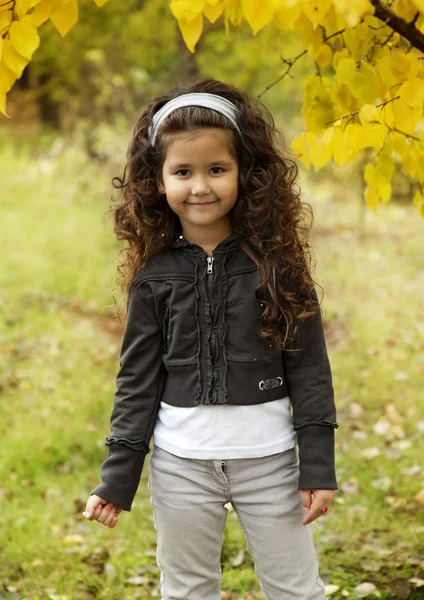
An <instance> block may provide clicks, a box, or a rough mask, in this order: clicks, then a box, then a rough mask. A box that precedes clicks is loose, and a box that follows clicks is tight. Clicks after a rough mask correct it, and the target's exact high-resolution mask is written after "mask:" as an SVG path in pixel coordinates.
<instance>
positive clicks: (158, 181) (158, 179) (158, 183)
mask: <svg viewBox="0 0 424 600" xmlns="http://www.w3.org/2000/svg"><path fill="white" fill-rule="evenodd" d="M156 185H157V186H158V190H159V193H160V194H164V193H165V186H164V184H163V182H162V181H161V180H160V178H159V177H156Z"/></svg>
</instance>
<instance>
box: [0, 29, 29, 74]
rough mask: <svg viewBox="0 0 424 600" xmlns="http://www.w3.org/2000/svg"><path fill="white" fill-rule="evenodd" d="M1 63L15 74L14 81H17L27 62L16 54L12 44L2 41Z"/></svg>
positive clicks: (8, 41)
mask: <svg viewBox="0 0 424 600" xmlns="http://www.w3.org/2000/svg"><path fill="white" fill-rule="evenodd" d="M2 62H3V63H4V64H5V65H6V67H7V68H8V69H10V70H11V71H12V73H14V74H15V76H16V79H19V78H20V77H22V73H23V70H24V69H25V67H26V66H27V64H28V62H29V61H28V59H26V58H24V57H23V56H21V55H20V54H19V53H18V52H16V50H15V48H14V46H13V44H12V42H11V41H10V40H8V39H6V40H3V55H2Z"/></svg>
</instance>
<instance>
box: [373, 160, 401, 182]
mask: <svg viewBox="0 0 424 600" xmlns="http://www.w3.org/2000/svg"><path fill="white" fill-rule="evenodd" d="M395 166H396V165H395V161H394V160H393V158H392V157H391V156H389V155H388V154H379V155H378V158H377V163H376V171H377V172H378V173H379V175H381V176H382V177H384V178H385V179H387V180H389V181H390V180H391V179H392V177H393V173H394V172H395Z"/></svg>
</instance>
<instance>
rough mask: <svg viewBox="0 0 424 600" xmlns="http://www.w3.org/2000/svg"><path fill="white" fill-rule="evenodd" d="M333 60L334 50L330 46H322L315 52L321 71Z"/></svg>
mask: <svg viewBox="0 0 424 600" xmlns="http://www.w3.org/2000/svg"><path fill="white" fill-rule="evenodd" d="M332 58H333V50H332V48H331V47H330V46H329V45H328V44H321V46H320V47H319V48H318V50H317V51H316V52H315V60H316V61H317V64H318V66H319V68H320V69H325V67H327V66H328V65H329V64H330V62H331V59H332Z"/></svg>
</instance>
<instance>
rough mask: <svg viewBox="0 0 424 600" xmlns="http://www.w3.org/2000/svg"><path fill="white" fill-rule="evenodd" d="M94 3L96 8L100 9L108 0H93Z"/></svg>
mask: <svg viewBox="0 0 424 600" xmlns="http://www.w3.org/2000/svg"><path fill="white" fill-rule="evenodd" d="M94 2H95V3H96V4H97V6H98V7H99V8H102V6H104V5H105V4H106V2H108V0H94Z"/></svg>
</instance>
